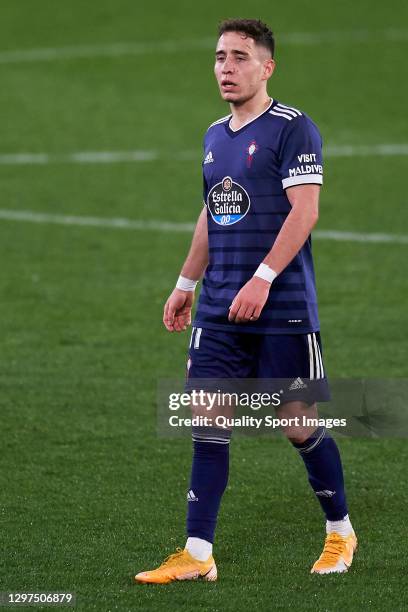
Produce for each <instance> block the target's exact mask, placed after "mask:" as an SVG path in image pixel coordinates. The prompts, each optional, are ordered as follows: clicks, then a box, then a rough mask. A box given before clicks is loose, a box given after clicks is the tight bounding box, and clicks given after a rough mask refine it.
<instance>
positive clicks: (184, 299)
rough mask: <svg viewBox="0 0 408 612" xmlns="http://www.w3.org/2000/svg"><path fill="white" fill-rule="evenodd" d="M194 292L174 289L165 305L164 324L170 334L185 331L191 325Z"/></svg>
mask: <svg viewBox="0 0 408 612" xmlns="http://www.w3.org/2000/svg"><path fill="white" fill-rule="evenodd" d="M193 302H194V291H182V290H181V289H174V290H173V293H172V294H171V295H170V297H169V299H168V300H167V302H166V303H165V305H164V312H163V323H164V325H165V327H166V329H167V330H168V331H170V332H172V331H176V332H181V331H185V330H186V329H187V327H188V326H189V325H190V323H191V308H192V306H193Z"/></svg>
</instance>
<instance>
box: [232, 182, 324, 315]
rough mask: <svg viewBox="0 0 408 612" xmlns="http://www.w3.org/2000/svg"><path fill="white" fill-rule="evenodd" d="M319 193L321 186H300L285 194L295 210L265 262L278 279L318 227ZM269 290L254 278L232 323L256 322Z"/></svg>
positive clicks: (244, 290)
mask: <svg viewBox="0 0 408 612" xmlns="http://www.w3.org/2000/svg"><path fill="white" fill-rule="evenodd" d="M319 193H320V186H319V185H297V186H295V187H289V188H288V189H287V190H286V195H287V197H288V200H289V202H290V204H291V206H292V209H291V211H290V213H289V215H288V216H287V218H286V220H285V222H284V224H283V225H282V228H281V230H280V232H279V234H278V236H277V237H276V240H275V242H274V245H273V247H272V249H271V250H270V252H269V253H268V255H267V256H266V257H265V259H264V261H263V263H264V264H265V265H266V266H268V267H269V268H270V269H271V271H272V270H273V271H274V272H275V273H276V275H278V274H280V273H281V272H282V270H284V269H285V268H286V266H287V265H288V264H289V263H290V262H291V261H292V259H293V258H294V257H295V255H296V254H297V253H298V252H299V251H300V249H301V248H302V246H303V245H304V243H305V242H306V240H307V238H308V237H309V234H310V232H311V231H312V229H313V227H314V226H315V225H316V223H317V220H318V217H319ZM270 289H271V282H269V281H268V280H265V279H263V278H260V277H258V276H253V277H252V278H251V280H249V281H248V282H247V283H246V284H245V285H244V286H243V287H242V289H241V290H240V291H239V292H238V293H237V295H236V297H235V298H234V300H233V302H232V304H231V307H230V312H229V317H228V318H229V320H230V321H235V322H236V323H245V322H247V321H256V320H257V319H258V318H259V316H260V314H261V312H262V308H263V307H264V306H265V303H266V300H267V299H268V295H269V291H270Z"/></svg>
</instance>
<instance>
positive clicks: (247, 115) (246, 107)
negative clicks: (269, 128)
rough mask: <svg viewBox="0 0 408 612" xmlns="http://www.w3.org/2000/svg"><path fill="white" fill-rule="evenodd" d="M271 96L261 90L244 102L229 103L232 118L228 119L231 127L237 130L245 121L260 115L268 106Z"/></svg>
mask: <svg viewBox="0 0 408 612" xmlns="http://www.w3.org/2000/svg"><path fill="white" fill-rule="evenodd" d="M270 104H271V98H270V96H268V94H267V93H266V92H262V93H261V94H260V95H258V96H254V97H253V98H251V99H250V100H247V101H246V102H244V104H238V105H236V104H230V108H231V113H232V118H231V121H230V126H231V129H233V130H239V128H241V127H242V126H244V125H245V124H246V123H248V122H249V121H251V120H252V119H255V117H258V116H259V115H262V113H263V112H264V111H266V109H267V108H268V107H269V106H270Z"/></svg>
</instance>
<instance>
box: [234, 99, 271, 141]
mask: <svg viewBox="0 0 408 612" xmlns="http://www.w3.org/2000/svg"><path fill="white" fill-rule="evenodd" d="M273 103H274V100H273V98H271V101H270V104H269V106H268V107H267V108H266V109H265V110H264V111H262V113H259V115H257V116H256V117H253V119H250V120H249V121H247V122H246V123H244V124H243V125H241V127H239V128H238V129H237V130H233V129H232V128H231V126H230V123H231V119H232V117H231V119H229V121H227V122H226V123H225V129H226V130H227V132H228V134H229V135H230V136H232V137H234V136H237V135H238V134H240V133H241V132H242V131H243V130H244V129H245V128H246V127H247V126H248V125H250V124H251V123H253V122H254V121H256V120H257V119H259V117H262V115H264V114H265V113H267V112H268V111H269V109H270V108H271V106H272V104H273Z"/></svg>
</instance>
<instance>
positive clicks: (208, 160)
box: [204, 151, 214, 164]
mask: <svg viewBox="0 0 408 612" xmlns="http://www.w3.org/2000/svg"><path fill="white" fill-rule="evenodd" d="M213 161H214V158H213V154H212V151H208V153H207V155H206V156H205V159H204V163H205V164H211V163H212V162H213Z"/></svg>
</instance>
